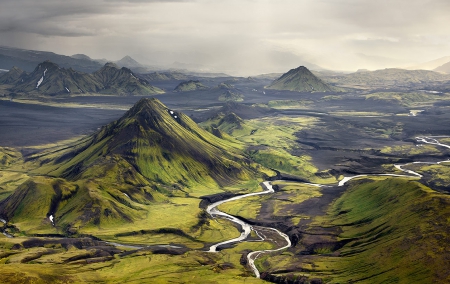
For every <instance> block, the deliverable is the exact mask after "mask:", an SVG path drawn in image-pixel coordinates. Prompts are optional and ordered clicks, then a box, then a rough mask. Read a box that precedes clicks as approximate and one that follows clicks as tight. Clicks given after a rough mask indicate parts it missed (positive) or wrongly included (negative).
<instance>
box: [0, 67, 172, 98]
mask: <svg viewBox="0 0 450 284" xmlns="http://www.w3.org/2000/svg"><path fill="white" fill-rule="evenodd" d="M0 83H2V84H8V85H12V86H11V87H10V88H9V89H8V90H9V91H10V92H12V93H18V94H21V93H24V94H27V95H47V96H55V95H63V94H66V95H67V94H87V93H100V94H112V95H153V94H161V93H164V91H163V90H161V89H159V88H157V87H154V86H152V85H151V84H150V83H149V82H148V81H146V80H144V79H140V78H138V77H137V75H135V74H134V73H133V72H132V71H131V70H130V69H128V68H125V67H122V68H119V67H118V66H117V65H115V64H114V63H107V64H105V65H104V66H103V67H102V68H100V69H99V70H97V71H96V72H94V73H92V74H89V73H84V72H80V71H75V70H74V69H72V68H68V69H65V68H61V67H60V66H58V65H57V64H55V63H53V62H50V61H48V60H47V61H44V62H42V63H40V64H38V66H37V67H36V68H35V69H34V71H33V72H31V73H30V74H27V73H26V72H24V71H22V70H21V69H19V68H17V67H13V68H11V70H10V71H9V72H7V73H5V74H3V75H1V76H0Z"/></svg>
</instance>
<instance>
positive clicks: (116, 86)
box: [93, 62, 164, 96]
mask: <svg viewBox="0 0 450 284" xmlns="http://www.w3.org/2000/svg"><path fill="white" fill-rule="evenodd" d="M93 76H94V78H96V79H97V80H98V81H99V82H100V83H102V84H103V86H104V89H103V90H101V92H100V93H107V94H111V93H113V94H117V95H138V96H144V95H154V94H162V93H164V91H163V90H161V89H159V88H157V87H155V86H152V85H150V83H149V82H147V81H146V80H143V79H140V78H138V77H137V76H136V75H135V74H134V73H133V72H132V71H131V70H130V69H128V68H125V67H122V68H119V67H118V66H117V65H116V64H114V63H111V62H109V63H106V64H105V65H104V66H103V67H102V68H101V69H100V70H98V71H97V72H94V73H93Z"/></svg>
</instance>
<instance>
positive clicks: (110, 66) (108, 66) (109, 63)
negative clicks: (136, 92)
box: [103, 62, 120, 69]
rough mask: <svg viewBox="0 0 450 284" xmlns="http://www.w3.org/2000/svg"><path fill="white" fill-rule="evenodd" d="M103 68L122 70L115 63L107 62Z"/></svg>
mask: <svg viewBox="0 0 450 284" xmlns="http://www.w3.org/2000/svg"><path fill="white" fill-rule="evenodd" d="M103 68H115V69H120V68H119V66H117V65H116V64H115V63H113V62H107V63H106V64H105V65H104V66H103Z"/></svg>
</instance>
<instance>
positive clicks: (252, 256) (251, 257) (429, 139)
mask: <svg viewBox="0 0 450 284" xmlns="http://www.w3.org/2000/svg"><path fill="white" fill-rule="evenodd" d="M447 137H450V136H419V137H416V138H415V139H416V141H417V142H419V143H425V144H432V145H436V146H442V147H446V148H450V146H449V145H447V144H442V143H440V142H439V141H438V140H437V139H436V138H447ZM443 162H450V160H445V161H440V162H412V163H407V164H395V165H394V167H395V168H396V169H398V170H400V171H402V172H404V173H406V174H407V175H406V174H405V175H400V174H361V175H355V176H350V177H344V178H343V179H342V180H340V181H339V182H338V184H337V186H344V185H345V184H346V183H347V182H348V181H350V180H352V179H355V178H358V177H366V176H393V177H408V178H416V179H420V178H422V175H421V174H419V173H417V172H415V171H412V170H408V169H404V168H403V167H404V166H407V165H411V164H440V163H443ZM304 184H309V185H313V186H318V187H322V186H327V185H322V184H313V183H304ZM262 185H263V188H264V190H263V191H260V192H254V193H248V194H243V195H239V196H235V197H232V198H229V199H224V200H221V201H217V202H214V203H212V204H210V205H209V206H208V207H207V208H206V212H208V214H209V215H210V216H211V217H213V218H214V217H221V218H225V219H228V220H230V221H232V222H234V223H236V224H238V225H239V226H240V227H241V234H240V235H239V236H238V237H237V238H234V239H230V240H227V241H223V242H220V243H218V244H215V245H212V246H211V247H210V248H209V252H217V248H218V247H219V246H223V245H226V244H231V243H237V242H241V241H244V240H245V239H247V237H248V235H249V234H250V233H251V231H252V230H253V231H255V232H256V234H257V235H258V236H259V237H260V238H261V239H262V240H266V239H264V237H262V236H261V235H260V234H258V232H257V231H256V230H255V228H253V227H252V226H251V225H250V224H248V223H246V222H244V221H242V220H241V219H238V218H236V217H235V216H232V215H229V214H227V213H224V212H222V211H220V210H219V209H217V207H218V206H219V205H221V204H223V203H226V202H230V201H235V200H239V199H243V198H247V197H250V196H256V195H263V194H270V193H274V192H275V191H274V189H273V187H272V185H271V184H270V182H269V181H265V182H263V183H262ZM261 228H264V229H266V230H273V231H274V232H275V233H277V234H278V235H279V236H280V237H281V238H283V239H284V240H285V242H286V243H285V244H284V246H280V247H279V248H276V249H272V250H261V251H253V252H250V253H249V254H248V255H247V262H248V265H249V266H250V268H251V269H252V271H253V273H254V274H255V277H257V278H259V277H260V272H259V270H258V269H257V267H256V265H255V260H256V259H257V258H258V257H259V256H260V255H261V254H264V253H271V252H277V251H281V250H284V249H287V248H289V247H290V246H291V241H290V239H289V236H287V235H286V234H284V233H283V232H280V231H279V230H277V229H275V228H270V227H261Z"/></svg>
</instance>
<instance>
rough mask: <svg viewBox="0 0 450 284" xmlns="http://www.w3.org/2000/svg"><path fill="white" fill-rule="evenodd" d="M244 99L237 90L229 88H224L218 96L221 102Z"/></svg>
mask: <svg viewBox="0 0 450 284" xmlns="http://www.w3.org/2000/svg"><path fill="white" fill-rule="evenodd" d="M243 100H244V95H243V94H241V93H238V92H233V91H231V90H226V91H225V92H224V93H223V94H221V95H220V96H219V101H221V102H242V101H243Z"/></svg>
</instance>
